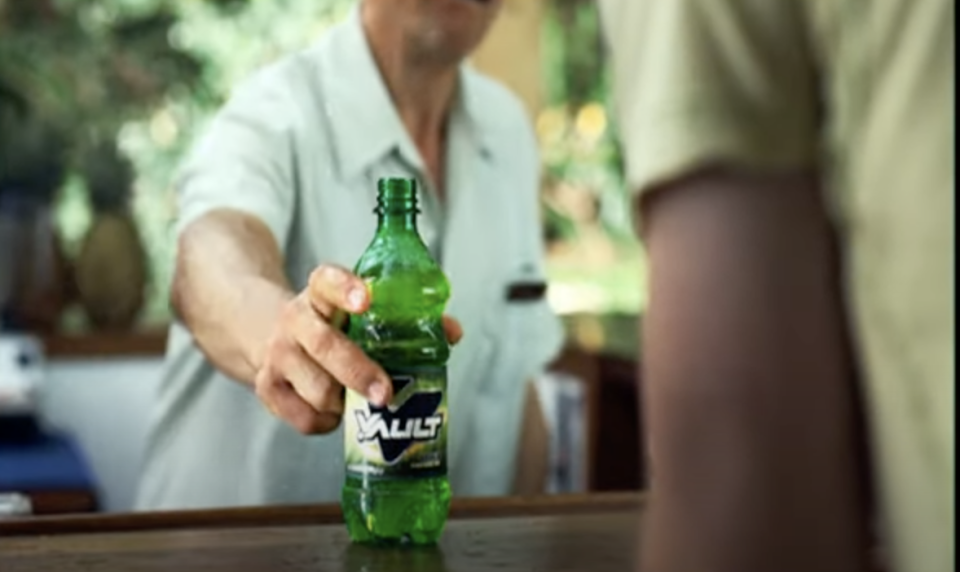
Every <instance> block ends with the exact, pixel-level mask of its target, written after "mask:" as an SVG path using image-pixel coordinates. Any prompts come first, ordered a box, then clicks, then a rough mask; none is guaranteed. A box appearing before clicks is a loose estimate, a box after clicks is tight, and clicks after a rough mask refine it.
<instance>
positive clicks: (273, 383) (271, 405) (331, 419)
mask: <svg viewBox="0 0 960 572" xmlns="http://www.w3.org/2000/svg"><path fill="white" fill-rule="evenodd" d="M269 375H271V374H270V373H269V368H264V370H262V371H261V373H260V376H259V377H258V379H257V384H256V389H257V397H259V398H260V400H261V401H262V402H263V404H264V405H265V406H266V407H267V409H268V410H270V412H271V413H273V414H274V415H275V416H277V417H279V418H280V419H283V420H284V421H286V422H287V423H288V424H289V425H290V426H291V427H293V428H294V429H296V430H297V431H299V432H300V433H302V434H304V435H314V434H323V433H329V432H331V431H333V430H334V429H336V428H337V426H338V425H340V415H336V414H333V413H317V411H316V410H315V409H314V408H313V407H311V406H310V404H308V403H307V402H306V401H304V400H303V399H302V398H301V397H300V395H299V394H297V392H296V390H295V389H294V388H293V386H292V385H290V384H289V383H288V382H286V381H283V380H281V379H280V378H279V377H274V378H271V379H268V378H266V376H269Z"/></svg>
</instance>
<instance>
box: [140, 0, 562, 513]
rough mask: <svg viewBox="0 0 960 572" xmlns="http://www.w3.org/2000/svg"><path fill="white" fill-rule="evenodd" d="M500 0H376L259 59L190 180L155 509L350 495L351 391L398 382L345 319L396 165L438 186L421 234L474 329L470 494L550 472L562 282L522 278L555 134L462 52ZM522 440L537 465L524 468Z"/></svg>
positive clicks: (468, 385) (461, 381) (426, 196)
mask: <svg viewBox="0 0 960 572" xmlns="http://www.w3.org/2000/svg"><path fill="white" fill-rule="evenodd" d="M499 7H500V2H499V0H489V1H472V0H364V1H363V2H362V3H360V4H359V5H358V6H357V7H356V9H355V10H354V11H353V12H352V13H351V15H350V17H349V18H348V19H347V20H346V21H345V22H343V23H342V24H340V25H338V26H336V27H335V28H334V29H332V30H330V31H329V32H328V33H327V34H326V35H325V36H324V38H323V39H321V40H320V41H319V43H318V44H317V45H316V46H314V47H312V48H310V49H308V50H306V51H303V52H300V53H297V54H295V55H293V56H290V57H287V58H286V59H283V60H282V61H280V62H279V63H276V64H274V65H272V66H269V67H268V68H266V69H265V70H263V71H261V72H259V73H257V74H256V75H255V76H254V77H253V78H252V79H250V80H249V81H248V82H246V83H245V85H243V86H242V87H240V88H239V89H238V90H237V91H236V93H235V94H234V95H233V97H232V99H231V100H230V102H229V103H228V104H227V106H226V107H225V109H223V110H222V112H221V113H220V114H219V115H218V116H217V118H216V119H215V120H214V122H213V124H212V126H211V127H210V130H209V132H208V133H207V134H206V137H205V138H204V139H203V140H202V141H201V142H200V144H199V146H198V147H197V148H196V149H195V151H194V153H193V155H192V157H191V159H190V160H189V161H188V163H187V165H186V168H185V170H184V173H183V177H182V179H181V181H180V185H179V187H180V196H181V203H180V208H181V211H180V218H179V224H178V233H179V242H178V253H177V261H176V270H175V278H174V285H173V294H172V298H173V305H174V307H175V309H176V312H177V315H178V316H179V319H180V323H178V324H176V325H174V326H173V327H172V329H171V338H170V345H169V350H168V362H167V368H166V372H165V375H164V379H163V383H162V389H161V391H160V394H159V396H158V401H157V408H158V416H157V419H156V424H155V427H154V430H153V433H152V436H151V440H150V443H149V448H148V453H147V461H146V466H145V467H144V470H143V482H142V486H141V490H140V493H139V499H138V506H139V507H140V508H142V509H171V508H187V507H214V506H231V505H252V504H264V503H302V502H320V501H323V502H333V501H336V500H338V499H339V491H340V487H341V485H342V482H343V471H344V467H343V450H342V448H343V444H342V439H343V437H342V435H341V433H340V431H339V425H340V416H341V414H342V412H343V400H342V389H343V388H344V387H349V388H353V389H355V390H357V391H359V392H361V393H362V394H364V395H365V396H366V397H367V398H368V399H369V400H370V401H371V402H374V403H384V402H386V401H388V400H389V399H390V398H391V393H392V389H391V385H390V381H389V379H388V378H387V377H386V374H385V373H384V372H383V370H382V369H381V368H380V367H379V366H378V365H377V364H375V363H373V362H372V361H370V360H369V359H367V358H366V356H364V355H363V353H362V351H361V350H360V349H359V348H358V347H357V346H355V345H354V344H352V343H351V342H349V341H348V340H347V339H346V337H345V336H344V335H343V334H342V333H341V332H340V331H339V330H338V329H337V327H336V325H335V324H334V323H332V322H333V320H332V317H333V316H334V315H335V314H336V313H337V312H338V311H345V312H348V313H358V312H362V311H363V310H364V308H366V307H367V305H368V304H369V302H370V300H369V294H368V292H367V290H366V288H365V287H364V284H363V283H362V282H361V281H360V280H359V279H358V278H357V277H356V276H354V275H353V274H351V273H350V272H348V271H347V270H345V268H349V267H351V266H352V265H353V264H354V262H355V261H356V260H357V259H358V257H359V256H360V254H361V253H362V252H363V251H364V249H365V248H366V247H367V245H368V243H369V241H370V240H371V238H372V237H373V232H374V229H375V224H376V220H375V219H376V217H375V216H374V215H373V214H372V213H373V209H374V206H375V198H376V182H377V179H378V178H380V177H383V176H409V177H416V178H417V179H419V180H420V181H421V183H422V185H423V187H425V191H424V192H422V193H421V209H422V211H423V213H422V214H421V216H420V224H419V227H420V232H421V235H422V236H423V238H424V241H425V243H426V244H427V245H428V247H429V248H430V249H431V250H432V251H433V253H434V255H435V256H436V257H437V258H438V260H439V261H440V262H441V264H442V266H443V268H444V271H445V272H446V274H447V275H448V277H449V279H450V281H451V284H452V291H453V294H452V298H451V301H450V304H449V305H448V308H447V310H448V312H449V314H450V315H451V316H455V317H456V319H457V320H459V322H457V321H456V320H453V319H450V320H448V321H447V324H446V326H447V331H448V334H449V336H450V337H451V340H452V341H456V340H457V339H458V338H459V336H460V333H461V331H465V332H466V335H465V336H464V337H463V340H462V341H461V342H460V343H459V344H458V346H457V347H456V349H455V350H454V351H453V356H452V358H451V362H450V363H449V384H450V388H449V391H450V395H449V403H450V411H451V428H450V432H449V436H450V441H449V466H450V478H451V482H452V486H453V489H454V491H455V494H459V495H501V494H507V493H510V492H512V491H517V490H521V492H522V490H523V488H524V487H522V486H521V484H522V482H525V483H526V485H525V487H526V488H527V489H531V488H534V489H535V487H537V486H540V485H541V484H542V482H543V476H544V472H543V466H544V463H543V462H542V460H543V459H544V458H545V454H546V453H545V450H540V451H531V450H529V449H528V448H526V447H524V448H523V449H522V450H520V451H519V453H518V445H517V443H518V441H520V440H521V439H520V436H519V434H520V432H521V418H522V417H524V415H525V416H526V420H525V421H524V422H523V425H524V427H525V429H524V433H525V435H524V437H523V440H524V441H525V442H527V441H530V442H537V443H539V442H541V441H542V442H544V446H545V439H543V437H542V434H541V435H540V436H539V438H535V437H536V435H535V434H536V433H537V432H541V431H543V422H542V418H540V414H539V409H538V408H537V406H536V401H535V399H534V398H533V397H532V396H533V395H534V394H533V393H532V391H531V390H530V389H529V388H530V386H529V385H526V386H525V384H524V380H527V379H530V378H532V377H533V376H535V375H536V374H537V373H538V372H539V371H540V370H541V369H542V368H543V367H544V366H545V365H546V364H547V363H548V362H549V361H550V359H551V358H552V357H553V355H554V354H555V353H556V351H557V350H558V348H559V344H560V342H561V340H562V331H561V328H560V325H559V322H558V320H557V318H556V316H554V315H553V314H552V313H551V311H550V309H549V307H548V306H547V304H546V301H545V299H544V298H543V296H542V291H541V292H539V294H540V295H539V296H533V297H530V296H516V295H510V294H511V293H513V294H516V292H518V291H521V290H522V291H523V292H527V291H528V290H527V289H518V288H511V287H510V286H511V285H515V284H517V283H531V282H532V283H542V281H543V279H544V277H543V263H542V243H541V238H540V230H539V228H540V225H539V224H538V183H539V176H538V160H537V153H536V147H535V139H534V135H533V132H532V129H531V128H530V125H529V121H528V120H527V118H526V116H525V113H524V110H523V108H522V107H521V105H520V104H519V102H518V101H517V100H516V99H515V98H514V97H512V96H511V95H509V94H508V92H507V91H506V90H505V89H504V88H502V87H500V86H499V85H497V84H495V83H494V82H492V81H491V80H489V79H486V78H484V77H482V76H480V75H479V74H477V73H476V72H474V71H471V70H470V69H468V68H466V67H464V66H463V65H462V60H463V59H464V58H465V57H466V56H467V54H469V53H470V52H471V50H473V48H474V47H476V46H477V44H478V43H479V42H480V40H481V39H482V38H483V36H484V34H485V33H486V31H487V29H488V27H489V26H490V23H491V22H492V21H493V19H494V17H495V15H496V14H497V11H498V9H499ZM534 290H537V289H534ZM525 387H526V388H525ZM525 395H526V403H527V407H526V408H525V407H524V402H525ZM257 398H259V402H258V399H257ZM261 402H262V403H261ZM271 412H272V413H273V415H271ZM524 412H525V413H524ZM301 433H302V434H319V435H322V436H312V437H306V436H304V435H302V434H301ZM531 435H533V436H534V437H531ZM516 457H521V458H523V457H526V458H529V459H531V460H532V461H533V463H532V464H528V463H526V462H525V464H523V465H521V466H520V470H519V471H515V462H514V459H515V458H516ZM524 471H528V473H529V472H530V471H532V472H534V473H536V474H535V475H534V476H530V475H529V474H525V473H524ZM515 476H516V478H515ZM515 481H516V482H515Z"/></svg>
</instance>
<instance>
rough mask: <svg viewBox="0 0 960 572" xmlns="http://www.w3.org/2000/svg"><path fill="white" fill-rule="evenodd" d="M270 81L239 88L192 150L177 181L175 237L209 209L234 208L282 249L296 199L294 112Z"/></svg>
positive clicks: (271, 77)
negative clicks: (266, 231) (267, 231)
mask: <svg viewBox="0 0 960 572" xmlns="http://www.w3.org/2000/svg"><path fill="white" fill-rule="evenodd" d="M275 76H276V74H274V73H263V72H261V74H259V75H257V76H254V77H253V78H251V79H249V80H248V81H247V82H245V83H244V84H243V85H241V86H240V87H239V88H238V89H237V90H236V92H235V93H234V94H233V96H232V97H231V98H230V100H229V101H228V102H227V104H226V105H225V106H224V108H223V109H222V110H221V111H220V112H219V113H218V114H217V115H216V116H215V117H214V118H213V120H212V121H211V123H210V124H209V126H208V127H207V130H206V131H205V133H204V134H203V135H202V136H201V137H200V139H199V140H198V141H197V143H196V145H195V146H194V148H193V149H192V151H191V153H190V154H189V156H188V158H187V160H186V162H185V163H184V165H183V167H182V169H181V171H180V173H179V176H178V180H177V192H178V218H177V224H176V232H177V234H180V233H181V232H182V231H183V230H184V229H185V228H186V227H187V226H188V225H190V224H191V223H192V222H194V221H196V220H197V219H198V218H200V217H202V216H203V215H205V214H207V213H209V212H210V211H212V210H216V209H234V210H238V211H241V212H243V213H246V214H249V215H252V216H255V217H257V218H258V219H260V220H261V221H263V223H264V224H265V225H266V226H267V227H268V228H269V229H270V231H271V233H273V235H274V238H276V240H277V244H279V245H280V247H281V248H283V247H284V245H285V243H286V239H287V234H288V232H289V230H290V225H291V220H292V218H293V209H294V204H295V199H296V192H295V187H294V175H293V163H294V161H295V156H294V147H293V141H292V130H291V129H290V127H289V126H290V125H291V124H292V122H291V121H290V117H291V115H292V114H293V113H294V111H295V108H294V107H293V105H292V102H291V101H290V98H289V96H287V95H286V94H285V92H284V90H283V89H282V87H281V86H282V85H283V83H282V81H280V80H281V79H282V78H278V77H275Z"/></svg>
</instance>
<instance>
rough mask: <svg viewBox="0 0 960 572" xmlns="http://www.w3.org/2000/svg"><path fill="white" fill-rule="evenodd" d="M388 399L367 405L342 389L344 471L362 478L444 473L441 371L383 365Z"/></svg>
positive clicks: (444, 379) (444, 380)
mask: <svg viewBox="0 0 960 572" xmlns="http://www.w3.org/2000/svg"><path fill="white" fill-rule="evenodd" d="M387 374H388V375H389V376H390V378H391V379H392V380H393V401H392V402H391V403H390V404H389V405H387V406H385V407H377V406H374V405H372V404H370V403H369V402H368V401H367V400H366V399H364V397H363V396H362V395H360V394H358V393H356V392H353V391H347V400H346V404H345V405H346V407H345V411H344V419H343V421H344V446H345V449H344V457H345V461H346V465H347V474H348V475H351V476H362V477H366V478H409V477H420V478H422V477H432V476H442V475H446V473H447V392H446V388H447V369H446V368H445V367H418V368H387Z"/></svg>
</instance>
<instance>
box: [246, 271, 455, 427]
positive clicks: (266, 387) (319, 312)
mask: <svg viewBox="0 0 960 572" xmlns="http://www.w3.org/2000/svg"><path fill="white" fill-rule="evenodd" d="M369 306H370V293H369V291H368V290H367V287H366V285H365V284H364V282H363V280H361V279H360V278H359V277H357V276H355V275H354V274H352V273H350V272H349V271H347V270H346V269H343V268H340V267H337V266H331V265H324V266H320V267H319V268H317V269H316V270H315V271H314V272H313V273H312V274H311V275H310V281H309V284H308V286H307V288H305V289H304V290H303V291H302V292H300V293H299V294H297V295H296V296H294V297H293V298H291V299H290V300H289V302H287V304H286V305H285V307H284V308H283V310H282V311H281V315H280V317H279V319H278V321H277V324H276V326H275V328H274V331H273V333H272V334H271V335H270V337H269V338H268V340H267V342H266V343H265V344H264V346H263V348H262V350H261V353H260V355H259V356H257V357H256V358H255V359H254V362H255V363H257V364H259V369H258V371H257V375H256V378H255V380H254V388H255V390H256V393H257V396H258V397H259V398H260V400H261V401H263V403H264V405H266V407H267V408H268V409H269V410H270V411H271V412H272V413H273V414H274V415H276V416H277V417H279V418H281V419H283V420H284V421H286V422H287V423H289V424H290V425H291V426H293V427H294V428H295V429H296V430H297V431H299V432H301V433H304V434H316V433H329V432H330V431H333V430H334V429H336V428H337V426H338V425H339V424H340V419H341V417H342V415H343V407H344V405H343V398H344V388H350V389H352V390H354V391H356V392H358V393H360V394H361V395H363V396H365V397H366V398H367V399H368V400H369V401H370V402H371V403H373V404H374V405H378V406H384V405H386V404H387V403H389V402H390V400H391V399H392V398H393V387H392V384H391V381H390V378H389V376H387V374H386V372H384V371H383V368H381V367H380V366H379V365H377V363H376V362H374V361H373V360H371V359H370V358H368V357H367V356H366V354H364V352H363V350H362V349H360V347H359V346H357V345H356V344H354V343H353V342H352V341H351V340H350V339H348V338H347V336H346V335H345V334H344V333H343V331H341V328H340V325H341V323H342V317H343V315H344V313H346V314H360V313H363V312H365V311H366V310H367V308H369ZM443 326H444V331H445V333H446V335H447V339H448V340H449V341H450V343H457V342H458V341H459V340H460V338H461V337H462V335H463V331H462V329H461V327H460V324H459V323H458V322H457V321H456V320H454V319H453V318H450V317H447V316H445V317H444V323H443Z"/></svg>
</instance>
